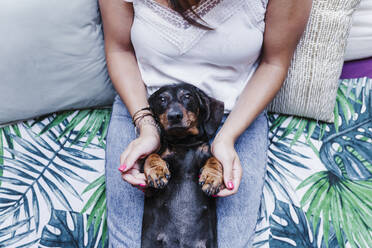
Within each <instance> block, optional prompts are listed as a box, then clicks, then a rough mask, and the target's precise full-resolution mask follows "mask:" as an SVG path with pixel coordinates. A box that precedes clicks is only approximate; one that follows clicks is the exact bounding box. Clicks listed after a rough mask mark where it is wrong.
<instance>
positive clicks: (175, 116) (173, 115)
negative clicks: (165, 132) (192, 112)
mask: <svg viewBox="0 0 372 248" xmlns="http://www.w3.org/2000/svg"><path fill="white" fill-rule="evenodd" d="M167 118H168V121H169V122H171V123H178V122H180V121H181V120H182V118H183V113H182V111H181V110H179V109H172V110H170V111H169V112H168V114H167Z"/></svg>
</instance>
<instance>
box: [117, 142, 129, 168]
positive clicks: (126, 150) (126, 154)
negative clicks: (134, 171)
mask: <svg viewBox="0 0 372 248" xmlns="http://www.w3.org/2000/svg"><path fill="white" fill-rule="evenodd" d="M130 151H131V145H130V144H129V146H128V147H127V149H125V150H124V152H123V153H122V154H121V155H120V165H119V168H118V169H119V171H120V172H122V173H123V172H125V171H126V169H127V165H126V164H125V159H126V158H127V157H128V154H129V153H130Z"/></svg>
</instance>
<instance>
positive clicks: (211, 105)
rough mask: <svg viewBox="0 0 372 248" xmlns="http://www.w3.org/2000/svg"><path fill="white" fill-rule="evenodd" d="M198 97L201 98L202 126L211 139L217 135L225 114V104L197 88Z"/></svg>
mask: <svg viewBox="0 0 372 248" xmlns="http://www.w3.org/2000/svg"><path fill="white" fill-rule="evenodd" d="M195 90H196V93H197V94H196V95H197V97H198V98H199V99H198V100H199V106H200V114H201V117H202V119H201V120H202V122H201V124H202V126H204V131H205V134H206V135H207V136H208V138H211V137H213V136H214V134H215V133H216V131H217V129H218V127H219V125H220V122H221V120H222V117H223V114H224V103H223V102H221V101H219V100H217V99H214V98H212V97H209V96H208V95H207V94H205V93H204V92H203V91H202V90H200V89H198V88H195Z"/></svg>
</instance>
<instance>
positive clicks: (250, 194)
mask: <svg viewBox="0 0 372 248" xmlns="http://www.w3.org/2000/svg"><path fill="white" fill-rule="evenodd" d="M267 1H268V0H204V1H203V0H202V1H200V0H169V1H167V0H133V2H132V0H130V1H129V0H126V2H123V0H100V1H99V2H100V10H101V13H102V20H103V25H104V34H105V49H106V58H107V65H108V70H109V74H110V77H111V79H112V82H113V84H114V87H115V89H116V91H117V93H118V95H117V97H116V99H115V103H114V105H113V113H112V116H111V122H110V126H109V131H108V136H107V150H106V193H107V208H108V222H107V223H108V229H109V242H110V247H130V248H133V247H140V239H141V223H142V213H143V194H142V192H141V191H139V190H137V189H136V187H137V188H145V187H146V180H145V177H144V175H143V174H142V173H139V170H138V164H137V163H136V161H137V160H138V159H139V158H141V157H144V156H146V155H147V154H149V153H152V152H154V151H156V150H157V148H158V147H159V133H158V130H157V128H156V125H155V124H154V120H153V119H152V116H151V115H146V111H147V110H142V109H143V108H146V106H148V102H147V96H148V94H149V93H152V92H153V91H154V90H156V89H157V88H158V87H160V86H161V85H164V84H169V83H175V82H187V83H191V84H194V85H196V86H198V87H200V88H201V89H202V90H204V91H205V92H206V93H207V94H208V95H210V96H212V97H215V98H217V99H219V100H222V101H224V103H225V109H226V118H225V121H224V122H223V124H222V125H221V127H220V129H219V131H218V132H217V134H216V136H215V138H214V140H213V142H212V144H211V148H212V153H213V155H214V156H215V157H216V158H217V159H218V160H219V161H220V162H221V163H222V165H223V170H224V183H225V186H226V188H225V189H223V190H221V191H220V192H219V193H218V195H217V197H218V199H217V217H218V227H217V230H218V244H219V247H220V248H225V247H234V248H237V247H250V246H251V243H252V234H253V233H254V227H255V224H256V220H257V216H258V209H259V205H260V200H261V194H262V188H263V183H264V176H265V170H266V158H267V145H268V138H267V135H268V125H267V116H266V112H265V106H266V105H267V104H268V103H269V102H270V101H271V100H272V99H273V97H274V96H275V94H276V93H277V92H278V90H279V89H280V87H281V85H282V83H283V81H284V79H285V77H286V73H287V70H288V67H289V64H290V60H291V57H292V55H293V52H294V49H295V47H296V44H297V42H298V40H299V38H300V36H301V34H302V32H303V30H304V28H305V26H306V23H307V19H308V16H309V12H310V9H311V0H302V1H299V0H270V1H268V2H267ZM191 6H192V7H191ZM238 96H239V97H238ZM123 102H124V103H123ZM138 111H139V112H141V113H142V114H144V115H145V117H143V118H141V119H140V120H139V121H137V122H136V123H135V124H136V126H137V128H138V131H139V135H138V136H137V137H136V134H135V131H134V125H133V124H132V117H133V115H137V114H138V113H139V112H138ZM119 158H120V159H119ZM118 167H119V170H120V173H121V174H120V173H119V172H118V171H117V168H118ZM122 179H124V181H126V182H128V183H124V182H123V180H122ZM131 185H132V186H135V187H132V186H131Z"/></svg>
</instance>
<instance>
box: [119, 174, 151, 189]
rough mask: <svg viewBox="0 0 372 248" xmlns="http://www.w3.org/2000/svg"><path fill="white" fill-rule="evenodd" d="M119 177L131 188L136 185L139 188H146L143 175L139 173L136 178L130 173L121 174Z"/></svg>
mask: <svg viewBox="0 0 372 248" xmlns="http://www.w3.org/2000/svg"><path fill="white" fill-rule="evenodd" d="M140 174H142V175H140ZM121 177H122V178H123V179H124V180H125V181H127V182H128V183H130V184H132V185H133V186H135V185H138V186H141V187H146V180H145V175H143V173H139V174H137V175H136V176H134V175H132V174H131V173H123V174H122V175H121Z"/></svg>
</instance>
